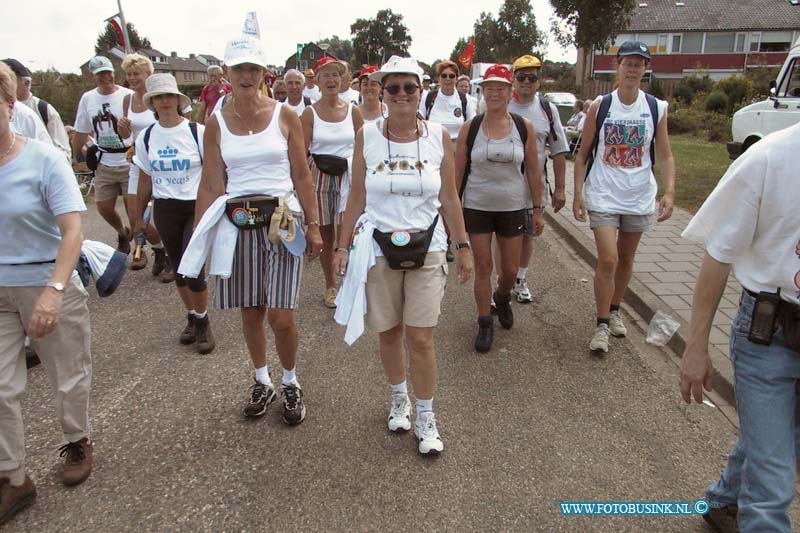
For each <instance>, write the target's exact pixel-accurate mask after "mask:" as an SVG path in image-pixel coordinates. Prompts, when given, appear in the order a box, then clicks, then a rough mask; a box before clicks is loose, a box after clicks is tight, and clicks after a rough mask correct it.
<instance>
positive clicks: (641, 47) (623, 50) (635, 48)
mask: <svg viewBox="0 0 800 533" xmlns="http://www.w3.org/2000/svg"><path fill="white" fill-rule="evenodd" d="M623 56H642V57H643V58H645V59H650V48H648V47H647V45H646V44H644V43H643V42H642V41H625V42H624V43H622V45H621V46H620V47H619V50H618V51H617V57H623Z"/></svg>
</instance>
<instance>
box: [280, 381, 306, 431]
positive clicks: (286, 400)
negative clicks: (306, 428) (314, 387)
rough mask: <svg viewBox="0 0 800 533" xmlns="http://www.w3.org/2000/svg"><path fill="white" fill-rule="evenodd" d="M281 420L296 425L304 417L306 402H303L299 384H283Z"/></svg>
mask: <svg viewBox="0 0 800 533" xmlns="http://www.w3.org/2000/svg"><path fill="white" fill-rule="evenodd" d="M281 399H282V400H283V421H284V422H285V423H286V424H287V425H289V426H296V425H297V424H299V423H300V422H302V421H303V420H305V418H306V404H305V403H303V389H301V388H300V387H299V386H297V385H295V384H293V385H286V384H284V385H283V389H282V390H281Z"/></svg>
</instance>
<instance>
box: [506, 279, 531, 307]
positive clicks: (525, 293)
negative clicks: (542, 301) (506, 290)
mask: <svg viewBox="0 0 800 533" xmlns="http://www.w3.org/2000/svg"><path fill="white" fill-rule="evenodd" d="M511 292H513V293H514V294H516V295H517V302H518V303H521V304H529V303H531V302H532V301H533V296H531V290H530V289H529V288H528V282H527V280H524V279H519V278H517V282H516V283H515V284H514V288H513V289H512V290H511Z"/></svg>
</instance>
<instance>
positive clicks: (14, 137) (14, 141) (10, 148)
mask: <svg viewBox="0 0 800 533" xmlns="http://www.w3.org/2000/svg"><path fill="white" fill-rule="evenodd" d="M15 144H17V136H16V135H15V134H14V133H12V134H11V146H9V147H8V150H6V151H5V153H4V154H3V155H0V159H5V158H6V156H7V155H8V154H10V153H11V150H13V149H14V145H15Z"/></svg>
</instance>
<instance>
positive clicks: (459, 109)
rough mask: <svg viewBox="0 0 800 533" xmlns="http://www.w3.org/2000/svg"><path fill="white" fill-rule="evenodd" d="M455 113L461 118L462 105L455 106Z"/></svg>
mask: <svg viewBox="0 0 800 533" xmlns="http://www.w3.org/2000/svg"><path fill="white" fill-rule="evenodd" d="M453 114H454V115H455V116H456V118H461V108H460V107H457V108H455V109H454V110H453Z"/></svg>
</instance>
